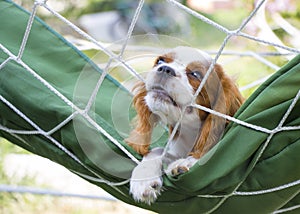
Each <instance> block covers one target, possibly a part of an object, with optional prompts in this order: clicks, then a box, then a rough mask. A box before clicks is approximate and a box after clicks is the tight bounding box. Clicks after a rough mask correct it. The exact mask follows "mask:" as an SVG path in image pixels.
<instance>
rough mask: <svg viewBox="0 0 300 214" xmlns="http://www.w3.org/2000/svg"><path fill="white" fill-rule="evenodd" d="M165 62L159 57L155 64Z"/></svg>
mask: <svg viewBox="0 0 300 214" xmlns="http://www.w3.org/2000/svg"><path fill="white" fill-rule="evenodd" d="M165 62H166V61H165V60H164V58H162V57H160V58H158V59H157V61H156V65H160V64H163V63H165Z"/></svg>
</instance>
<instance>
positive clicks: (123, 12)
mask: <svg viewBox="0 0 300 214" xmlns="http://www.w3.org/2000/svg"><path fill="white" fill-rule="evenodd" d="M14 2H16V3H17V4H19V5H21V6H23V7H24V8H26V9H27V10H29V11H30V10H31V8H32V6H33V3H34V1H33V0H15V1H14ZM179 2H181V3H182V4H183V5H185V6H187V7H188V8H190V9H193V10H194V11H195V13H198V14H201V15H203V16H205V17H207V18H209V19H211V20H212V21H214V22H216V23H218V24H220V25H222V26H224V27H226V28H228V29H229V30H235V29H237V28H238V27H239V26H240V25H241V23H242V22H243V20H245V18H247V17H248V16H249V14H250V13H251V11H252V10H253V9H254V8H255V5H256V4H257V3H258V1H255V0H186V1H179ZM266 2H267V3H266V4H265V5H264V6H263V7H262V8H261V10H260V11H259V12H258V13H257V14H256V15H255V16H254V17H253V19H252V20H251V21H250V22H249V24H247V26H246V28H245V29H244V30H243V32H244V33H247V34H249V35H251V36H255V37H258V38H261V39H264V40H267V41H270V42H275V43H277V44H282V45H285V46H289V47H292V48H296V49H300V30H299V29H300V1H299V0H269V1H266ZM47 4H48V5H49V6H50V7H51V8H53V9H54V10H55V11H57V12H59V13H60V14H62V15H63V16H64V17H66V18H67V19H68V20H70V21H71V22H72V23H74V24H76V25H77V26H79V27H80V28H81V29H83V30H84V31H85V32H87V33H88V34H89V35H91V36H92V37H93V38H95V39H96V40H98V41H99V42H100V43H101V44H102V45H103V46H105V47H107V48H109V49H110V50H112V51H114V52H116V53H119V52H120V51H121V45H122V44H123V42H124V39H125V38H126V35H127V31H128V28H129V26H130V23H131V21H132V19H133V16H134V13H135V11H136V8H137V6H138V4H139V1H136V0H111V1H106V0H72V1H71V0H63V1H62V0H48V1H47ZM37 15H38V16H39V17H40V18H41V19H42V20H44V21H45V22H46V23H47V24H49V25H50V26H51V27H52V28H54V29H55V30H56V31H58V32H59V33H60V34H62V35H63V36H64V37H65V38H67V39H68V40H69V41H70V42H72V43H73V44H75V45H76V46H77V47H78V48H79V49H80V50H81V51H83V52H84V53H85V54H86V55H88V56H89V57H90V58H92V59H93V60H94V61H95V62H96V63H97V64H98V65H99V66H100V67H105V66H106V62H107V60H108V56H105V55H103V53H102V52H101V51H99V49H98V48H97V47H95V45H94V44H92V43H90V42H88V41H86V40H85V38H83V37H82V36H81V35H79V34H77V33H76V32H74V31H73V30H72V29H71V28H70V27H68V26H67V25H66V24H65V23H63V22H61V21H60V20H59V19H57V18H56V17H54V16H53V15H52V14H51V13H49V11H47V10H45V9H43V8H40V9H39V10H38V14H37ZM225 37H226V34H225V33H224V32H222V31H220V30H218V29H216V28H215V27H213V26H211V25H208V24H207V23H205V22H203V21H201V20H199V19H197V18H196V17H194V16H192V15H190V14H188V13H186V12H185V11H183V10H181V9H179V8H178V7H175V6H174V5H173V4H171V3H169V2H168V1H163V0H146V1H145V4H144V6H143V8H142V11H141V14H140V16H139V18H138V21H137V24H136V26H135V27H134V29H133V36H132V37H131V38H130V40H129V41H128V46H127V48H126V51H125V53H124V58H125V60H127V62H128V63H129V64H131V65H132V66H133V67H134V68H135V69H136V70H137V71H139V72H143V71H144V69H147V67H148V68H149V66H150V67H151V63H152V60H153V57H154V55H155V53H157V52H159V50H161V49H162V48H172V47H175V46H178V45H188V46H192V47H196V48H199V49H202V50H204V51H207V52H208V53H210V54H211V55H212V56H215V54H216V53H217V51H218V49H219V48H220V46H221V44H222V42H223V40H224V39H225ZM149 53H152V55H151V54H150V55H151V56H150V57H146V58H147V63H145V60H144V59H145V56H146V55H147V54H148V55H149ZM148 55H147V56H148ZM292 57H293V55H291V54H287V52H286V51H285V50H283V49H280V48H275V47H273V46H268V45H264V44H260V43H257V42H254V41H252V40H249V39H246V38H243V37H233V38H231V40H230V41H229V43H228V45H227V46H226V48H225V49H224V54H223V55H222V56H221V57H220V59H219V60H218V63H220V64H222V65H223V67H224V68H225V70H226V71H227V72H228V73H230V75H231V76H233V77H234V78H235V79H236V80H237V83H238V85H239V86H240V88H241V89H242V93H243V95H244V96H245V97H248V96H250V95H251V93H252V92H253V91H254V90H255V89H256V88H257V86H258V85H259V84H260V83H261V82H262V81H263V80H265V78H267V77H268V76H269V75H271V74H272V73H274V72H275V71H276V70H277V69H278V68H279V67H281V66H282V65H284V64H285V63H286V62H287V61H288V60H290V59H291V58H292ZM245 65H247V66H245ZM110 74H111V75H113V76H114V77H115V78H116V79H117V80H118V81H120V82H126V81H127V79H128V78H129V77H128V75H127V74H124V72H122V68H121V67H118V65H114V64H113V65H112V66H111V69H110ZM256 81H258V82H257V84H253V82H254V83H256ZM251 84H253V87H252V86H251ZM249 85H250V86H251V87H247V86H249ZM0 145H1V146H0V183H1V184H7V185H15V186H33V187H41V188H49V189H56V190H61V189H64V190H65V191H70V192H73V193H74V192H75V193H82V194H92V193H93V194H96V195H103V196H105V197H106V198H107V200H102V201H99V200H90V199H78V198H59V197H50V196H36V195H31V194H16V193H8V192H0V213H5V214H7V213H39V212H43V213H76V214H77V213H151V212H148V211H144V210H141V209H136V208H133V207H131V206H129V205H126V204H124V203H122V202H118V201H115V200H113V199H111V197H110V196H109V195H106V194H105V193H104V192H102V191H101V190H99V188H95V187H94V186H92V185H89V184H88V183H81V182H84V181H82V180H81V181H78V180H76V178H74V177H72V176H71V175H69V174H68V172H67V171H64V169H61V168H60V167H59V166H57V165H55V164H53V163H50V162H47V161H44V160H43V159H39V157H34V156H32V155H31V154H29V153H28V152H26V151H24V150H23V149H21V148H19V147H16V146H15V145H13V144H10V143H9V142H7V141H5V140H4V139H0ZM37 163H39V164H42V165H37ZM20 169H22V170H20ZM42 169H47V170H42ZM50 169H51V170H50ZM70 176H71V178H69V177H70ZM69 179H70V180H69ZM74 180H75V181H74ZM62 181H63V182H62ZM73 181H74V183H73ZM78 182H79V183H78ZM58 184H60V185H58ZM75 187H76V188H75ZM79 187H80V188H79Z"/></svg>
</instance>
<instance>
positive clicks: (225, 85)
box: [191, 64, 244, 158]
mask: <svg viewBox="0 0 300 214" xmlns="http://www.w3.org/2000/svg"><path fill="white" fill-rule="evenodd" d="M207 84H210V85H213V86H214V88H212V87H210V86H207V87H206V86H205V88H206V90H214V91H210V92H208V93H209V94H210V96H213V97H214V98H213V99H214V100H213V102H210V103H211V104H212V105H213V106H211V108H212V109H213V110H215V111H217V112H220V113H222V114H226V115H229V116H233V115H234V114H235V113H236V111H237V110H238V109H239V107H240V106H241V105H242V103H243V101H244V98H243V97H242V95H241V93H240V92H239V89H238V87H237V86H236V84H235V83H234V81H233V80H231V79H230V77H228V76H227V75H226V74H225V73H224V71H223V68H222V67H221V66H220V65H218V64H216V65H215V67H214V72H212V73H211V76H210V77H209V79H208V82H207ZM216 86H217V87H216ZM228 122H229V121H227V120H226V119H224V118H222V117H219V116H216V115H213V114H208V116H207V117H206V119H205V120H204V121H203V125H202V128H201V132H200V134H199V138H198V140H197V142H196V145H195V147H194V150H193V152H192V153H191V155H193V157H195V158H200V157H201V156H203V155H204V154H205V153H207V152H208V151H209V150H210V149H211V148H212V147H213V146H214V145H215V144H216V143H218V141H219V139H220V137H221V136H222V134H223V132H224V129H225V126H226V125H227V123H228Z"/></svg>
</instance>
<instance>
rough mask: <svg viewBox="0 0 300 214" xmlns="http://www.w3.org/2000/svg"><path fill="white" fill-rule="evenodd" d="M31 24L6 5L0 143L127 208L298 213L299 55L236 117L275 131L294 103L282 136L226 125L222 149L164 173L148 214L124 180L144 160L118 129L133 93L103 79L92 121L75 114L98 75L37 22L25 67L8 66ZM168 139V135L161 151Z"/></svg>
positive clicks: (0, 35) (0, 26)
mask: <svg viewBox="0 0 300 214" xmlns="http://www.w3.org/2000/svg"><path fill="white" fill-rule="evenodd" d="M28 18H29V13H27V12H26V11H24V10H23V9H22V8H20V7H18V6H16V5H15V4H14V3H12V2H10V1H3V0H2V1H0V44H1V46H0V65H2V69H1V70H0V98H1V101H0V136H2V137H4V138H6V139H8V140H9V141H10V142H12V143H13V144H16V145H19V146H21V147H23V148H25V149H26V150H28V151H30V152H32V153H34V154H38V155H40V156H43V157H46V158H48V159H50V160H52V161H54V162H56V163H59V164H61V165H63V166H65V167H66V168H67V169H69V170H70V171H72V172H74V173H76V174H77V175H79V176H81V177H83V178H84V179H86V180H88V181H90V182H92V183H94V184H96V185H98V186H99V187H101V188H103V189H104V190H106V191H107V192H109V193H110V194H112V195H113V196H115V197H116V198H118V199H120V200H122V201H124V202H126V203H129V204H133V205H136V206H139V207H143V208H145V209H149V210H153V211H155V212H159V213H205V212H213V213H271V212H274V211H276V210H282V209H287V210H289V208H290V207H294V208H295V207H299V206H298V205H299V204H300V195H299V191H300V185H299V183H300V167H299V163H300V155H299V154H300V130H299V128H297V126H299V125H300V110H299V109H300V102H299V100H298V101H297V100H295V99H294V98H295V97H296V95H297V94H298V93H299V92H298V91H299V89H300V64H299V63H300V56H297V57H295V58H294V59H293V60H291V61H290V62H289V63H288V64H287V65H285V66H283V67H282V68H281V69H280V70H279V71H277V72H276V73H275V74H274V75H273V76H272V77H271V78H269V79H268V80H267V81H266V82H265V83H264V84H263V85H262V86H260V87H259V89H257V90H256V92H255V93H254V94H253V95H252V96H251V97H250V98H249V99H248V100H247V101H246V103H245V104H244V105H243V106H242V107H241V109H240V110H239V112H238V113H237V114H236V118H237V119H239V120H241V121H245V122H247V123H250V124H253V125H256V126H261V127H264V128H265V130H273V129H275V128H276V127H277V126H278V124H279V123H280V121H282V118H283V116H284V115H285V114H286V112H287V111H288V109H289V107H290V105H291V104H292V103H293V101H294V104H295V105H294V107H293V109H291V111H290V112H289V114H288V115H286V116H287V117H286V119H285V120H283V121H282V122H283V124H281V125H282V126H281V127H284V128H283V129H281V130H280V131H278V132H274V133H265V132H263V131H260V130H255V129H252V128H248V127H245V126H243V125H238V124H236V123H232V124H230V127H228V129H227V131H226V133H225V135H224V136H223V138H222V139H221V141H220V142H219V144H218V145H217V146H216V147H215V148H214V149H213V150H212V151H210V152H209V153H208V154H207V155H206V156H204V157H203V158H202V159H201V160H200V161H199V164H197V165H196V166H195V167H193V168H192V169H191V170H190V171H189V172H188V173H186V174H184V175H182V176H179V177H178V178H173V177H168V176H166V175H165V176H164V188H165V191H164V192H163V193H162V195H161V196H160V197H159V198H158V200H157V202H155V203H154V204H152V205H151V206H148V205H146V204H143V203H136V202H135V201H134V200H133V199H132V197H131V196H130V195H129V183H128V182H125V181H126V180H128V179H129V178H130V175H131V171H132V169H133V168H134V167H135V165H136V163H135V162H134V158H137V159H140V158H141V157H140V156H139V155H137V154H135V153H134V151H133V150H131V148H129V147H128V146H127V145H126V143H124V142H123V136H121V135H120V133H119V132H118V131H116V129H115V127H114V122H113V121H112V113H111V106H112V105H113V97H114V95H115V94H116V93H117V92H118V93H121V94H123V96H124V97H128V98H129V99H130V94H129V93H128V92H127V91H126V90H125V89H124V88H122V86H121V85H120V84H119V83H118V82H117V81H115V80H114V79H113V78H112V77H110V76H109V75H107V76H106V77H105V79H104V81H103V83H102V85H101V87H100V90H99V92H98V94H97V97H96V101H95V102H94V103H93V108H92V109H93V111H90V112H89V115H88V116H89V117H84V116H83V115H82V114H79V113H78V112H77V111H76V107H75V106H72V105H71V104H70V103H68V101H72V102H74V104H75V105H76V106H77V107H79V108H84V107H85V106H86V104H87V102H88V98H86V97H85V94H80V90H79V92H78V88H80V87H82V88H84V86H85V83H86V84H91V83H93V84H96V81H97V79H98V78H99V77H100V76H101V73H102V71H101V70H100V69H99V68H98V67H97V66H95V65H94V64H93V62H92V61H90V60H89V59H88V58H87V57H86V56H85V55H84V54H83V53H82V52H80V51H79V50H77V49H76V48H75V47H74V46H73V45H71V44H70V43H69V42H67V41H66V40H65V39H64V38H63V37H61V36H60V35H59V34H57V33H56V32H54V31H53V30H52V29H51V28H49V27H48V26H47V25H46V24H45V23H43V22H42V21H41V20H39V19H35V20H34V24H33V27H32V29H31V32H30V35H29V38H28V42H27V44H26V48H25V50H24V54H23V56H22V58H21V60H22V61H20V60H19V61H18V63H17V62H16V60H14V59H13V58H12V57H11V58H9V56H10V54H14V55H18V52H19V48H20V45H21V42H22V39H23V36H24V32H25V29H26V25H27V21H28ZM3 47H6V48H7V49H3ZM8 51H9V52H8ZM3 62H4V63H3ZM22 63H26V65H28V66H29V68H30V69H32V70H34V71H35V72H37V74H34V75H33V74H32V73H30V71H31V70H30V69H26V66H22ZM83 70H84V72H85V76H83V77H82V71H83ZM79 79H80V81H78V80H79ZM43 80H46V81H47V82H48V83H49V85H47V83H43ZM92 80H94V82H93V81H92ZM41 81H42V82H41ZM58 93H60V94H61V95H62V96H61V95H59V96H58V95H57V94H58ZM85 93H89V94H91V93H92V90H90V91H87V92H85ZM75 95H76V96H75ZM119 108H120V109H122V108H123V107H122V106H119ZM21 112H22V113H21ZM91 112H93V113H91ZM132 114H134V113H132ZM26 118H30V119H31V122H29V121H27V120H26ZM88 118H92V120H93V121H95V122H96V127H98V126H99V127H100V128H103V130H104V132H101V131H99V129H97V128H95V126H92V125H91V121H89V120H88ZM58 124H61V125H60V126H59V127H57V125H58ZM97 125H98V126H97ZM55 127H57V129H56V128H55ZM54 128H55V129H54ZM49 130H51V131H50V132H48V133H47V131H49ZM80 131H82V132H83V133H84V134H81V133H80ZM111 137H112V138H111ZM113 139H114V140H116V143H112V142H111V140H113ZM165 141H166V139H165V137H162V138H161V139H160V140H159V141H158V143H159V144H163V143H164V142H165ZM82 142H84V146H82ZM121 148H125V149H126V150H122V149H121ZM112 151H113V152H112ZM126 151H128V152H129V154H133V157H132V158H129V157H128V154H127V153H126ZM112 153H113V154H114V155H112ZM100 177H101V179H102V180H105V181H106V182H102V180H100ZM122 182H124V184H122ZM118 183H119V185H116V184H118ZM297 211H298V212H297ZM279 212H280V211H279ZM289 213H299V209H293V211H291V212H289Z"/></svg>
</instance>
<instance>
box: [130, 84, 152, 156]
mask: <svg viewBox="0 0 300 214" xmlns="http://www.w3.org/2000/svg"><path fill="white" fill-rule="evenodd" d="M134 90H135V91H136V92H137V93H136V95H135V96H134V98H133V105H134V107H135V109H136V111H137V116H136V118H135V120H136V124H135V129H134V130H132V131H131V133H130V134H129V137H128V138H127V139H125V141H126V142H127V143H128V145H130V146H131V147H132V148H133V149H134V150H135V151H136V152H137V153H139V154H141V155H145V154H147V153H148V152H149V146H150V143H151V134H152V130H153V127H154V123H155V119H154V116H153V115H152V113H151V111H150V110H149V108H148V107H147V105H146V103H145V96H146V95H147V91H146V87H145V84H144V83H143V82H139V83H138V84H137V85H136V86H135V87H134Z"/></svg>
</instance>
